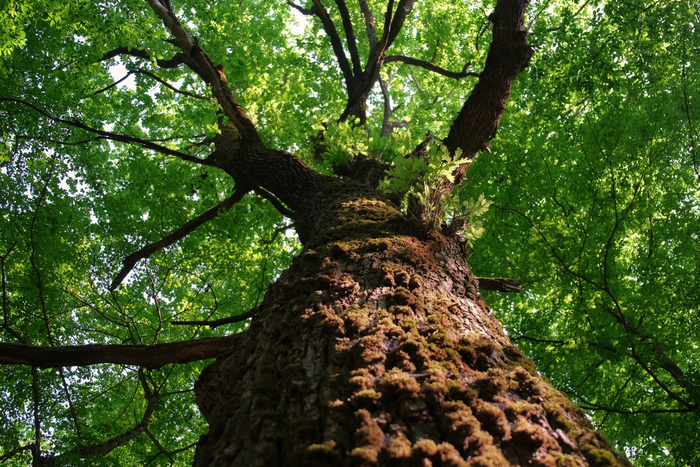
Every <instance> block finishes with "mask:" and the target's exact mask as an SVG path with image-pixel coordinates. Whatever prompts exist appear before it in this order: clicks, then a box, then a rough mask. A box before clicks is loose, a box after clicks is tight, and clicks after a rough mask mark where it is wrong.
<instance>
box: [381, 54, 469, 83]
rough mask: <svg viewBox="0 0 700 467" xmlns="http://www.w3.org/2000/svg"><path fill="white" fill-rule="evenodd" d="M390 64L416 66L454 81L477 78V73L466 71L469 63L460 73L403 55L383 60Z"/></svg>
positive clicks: (390, 56)
mask: <svg viewBox="0 0 700 467" xmlns="http://www.w3.org/2000/svg"><path fill="white" fill-rule="evenodd" d="M392 62H402V63H405V64H407V65H414V66H418V67H421V68H424V69H426V70H428V71H432V72H434V73H438V74H441V75H443V76H447V77H448V78H454V79H461V78H464V77H466V76H474V77H477V78H478V77H479V73H474V72H471V71H467V68H469V65H471V62H469V63H467V64H466V65H464V67H463V68H462V71H460V72H456V71H449V70H445V69H444V68H440V67H439V66H436V65H433V64H432V63H430V62H426V61H425V60H418V59H416V58H410V57H406V56H403V55H389V56H388V57H386V58H385V59H384V63H392Z"/></svg>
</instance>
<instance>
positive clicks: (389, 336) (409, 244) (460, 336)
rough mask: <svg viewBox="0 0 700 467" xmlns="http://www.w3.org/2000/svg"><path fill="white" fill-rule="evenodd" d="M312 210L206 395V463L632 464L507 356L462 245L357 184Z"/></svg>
mask: <svg viewBox="0 0 700 467" xmlns="http://www.w3.org/2000/svg"><path fill="white" fill-rule="evenodd" d="M305 196H306V199H307V202H306V203H304V204H303V206H297V208H296V209H295V211H296V212H297V213H299V214H300V216H301V218H299V219H297V223H298V224H299V225H302V226H305V227H304V229H305V232H304V244H305V249H304V251H303V252H302V253H301V254H300V255H299V256H298V257H297V258H296V259H295V260H294V262H293V264H292V266H291V267H290V268H289V269H288V270H287V271H286V272H285V273H284V274H282V276H281V277H280V278H279V280H278V281H277V283H275V284H274V285H272V286H271V287H270V288H269V290H268V292H267V295H266V296H265V299H264V301H263V303H262V305H261V307H260V309H261V311H260V313H259V314H258V315H257V317H256V318H255V319H254V320H253V321H252V323H251V325H250V329H249V331H248V332H247V333H246V335H245V336H241V337H242V339H241V341H240V342H241V344H240V346H237V348H236V349H235V350H233V351H231V352H229V353H227V354H224V355H222V356H220V357H219V358H218V360H217V362H216V363H214V364H213V365H211V366H209V367H208V368H206V369H205V371H204V372H203V373H202V375H201V377H200V379H199V381H198V382H197V384H196V400H197V403H198V404H199V407H200V409H201V411H202V413H203V414H204V416H205V417H206V419H207V420H208V422H209V427H210V430H209V433H208V434H207V435H204V436H203V437H202V438H201V439H200V441H199V444H198V446H197V452H196V457H195V465H197V466H202V467H203V466H242V467H244V466H245V467H249V466H334V467H336V466H340V465H357V466H374V465H397V466H399V465H400V466H404V465H405V466H413V465H415V466H431V465H432V466H468V465H469V466H471V465H478V466H484V467H498V466H508V465H536V466H552V467H555V466H585V465H591V466H608V465H610V466H612V465H629V463H628V462H627V461H626V460H625V459H622V458H619V457H618V456H617V455H616V454H615V453H614V451H612V449H611V447H610V446H609V444H608V443H607V441H605V440H604V439H603V438H602V437H601V436H600V435H598V434H597V433H596V432H595V430H594V429H593V428H592V427H591V425H590V424H589V422H588V421H587V420H586V418H585V416H584V414H583V413H582V412H581V410H580V409H579V408H577V407H576V406H575V405H574V404H572V403H571V402H570V401H569V400H568V399H567V398H566V397H565V396H564V395H562V394H561V393H559V392H558V391H556V390H555V389H554V388H553V387H552V386H551V385H550V384H549V382H547V381H546V380H545V379H543V378H541V377H540V376H538V374H537V371H536V369H535V367H534V364H533V362H532V361H531V360H530V359H529V358H527V357H525V356H523V354H522V353H521V352H520V350H519V349H518V348H517V347H515V346H514V345H512V344H511V343H510V340H509V339H508V337H507V336H506V335H505V333H504V332H503V329H502V327H501V325H500V324H499V322H498V321H497V320H496V319H495V318H494V317H493V316H491V314H490V310H489V308H488V306H487V305H486V303H485V302H484V300H483V299H481V298H480V297H479V296H478V295H477V288H478V283H477V281H476V279H475V278H474V276H473V275H472V273H471V271H470V269H469V266H468V265H467V262H466V261H465V259H464V258H463V256H462V254H461V251H460V247H459V245H458V244H457V243H456V242H455V241H454V240H453V239H450V238H446V237H443V236H441V235H440V234H434V235H433V236H432V237H431V238H425V237H424V236H423V235H422V233H421V230H420V228H419V227H418V226H416V225H414V224H413V223H411V222H409V221H408V220H406V219H405V218H404V217H403V216H402V215H401V213H400V212H399V211H397V210H396V209H395V208H394V207H393V206H392V205H391V204H390V203H388V202H387V201H386V200H385V199H384V198H383V195H381V193H379V192H377V191H375V190H371V189H368V188H365V187H362V186H360V185H357V186H356V185H353V184H352V183H351V182H347V181H343V180H340V179H334V180H333V181H330V180H325V181H323V182H322V183H321V182H319V184H318V185H315V186H314V187H313V189H311V190H309V192H308V193H306V195H305ZM309 226H313V228H310V227H309Z"/></svg>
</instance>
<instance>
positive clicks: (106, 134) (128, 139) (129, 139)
mask: <svg viewBox="0 0 700 467" xmlns="http://www.w3.org/2000/svg"><path fill="white" fill-rule="evenodd" d="M0 101H5V102H14V103H17V104H23V105H26V106H27V107H31V108H32V109H34V110H36V111H37V112H39V113H40V114H42V115H43V116H44V117H46V118H48V119H49V120H51V121H54V122H57V123H61V124H63V125H68V126H72V127H75V128H80V129H81V130H85V131H87V132H90V133H94V134H97V135H100V136H101V137H102V138H104V139H109V140H112V141H119V142H121V143H135V144H138V145H140V146H142V147H144V148H146V149H151V150H153V151H156V152H159V153H161V154H165V155H168V156H175V157H177V158H178V159H182V160H185V161H187V162H194V163H195V164H200V165H211V164H209V163H207V162H206V161H205V160H203V159H199V158H197V157H193V156H190V155H189V154H185V153H182V152H180V151H175V150H173V149H168V148H166V147H165V146H161V145H159V144H155V143H154V142H153V141H149V140H147V139H141V138H135V137H133V136H127V135H120V134H118V133H112V132H111V131H104V130H98V129H96V128H92V127H89V126H87V125H85V124H84V123H82V122H79V121H78V120H64V119H62V118H58V117H54V116H53V115H51V114H49V113H47V112H45V111H43V110H42V109H40V108H39V107H37V106H35V105H33V104H30V103H29V102H27V101H24V100H21V99H9V98H5V97H0ZM96 139H97V138H96ZM81 143H82V142H81ZM60 144H67V143H60Z"/></svg>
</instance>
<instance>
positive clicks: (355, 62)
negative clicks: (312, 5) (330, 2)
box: [335, 0, 362, 76]
mask: <svg viewBox="0 0 700 467" xmlns="http://www.w3.org/2000/svg"><path fill="white" fill-rule="evenodd" d="M335 4H336V5H338V10H339V11H340V18H341V19H342V20H343V29H345V41H346V42H347V44H348V51H349V52H350V60H351V61H352V70H353V74H354V75H355V76H360V75H361V74H362V64H361V63H360V54H359V53H358V52H357V41H356V39H355V33H354V32H353V30H352V20H351V19H350V12H349V11H348V7H347V5H346V4H345V0H335Z"/></svg>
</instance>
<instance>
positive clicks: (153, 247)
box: [109, 188, 247, 292]
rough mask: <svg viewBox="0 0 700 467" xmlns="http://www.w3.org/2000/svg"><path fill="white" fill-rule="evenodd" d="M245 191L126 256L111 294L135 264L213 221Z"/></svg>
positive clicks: (111, 286)
mask: <svg viewBox="0 0 700 467" xmlns="http://www.w3.org/2000/svg"><path fill="white" fill-rule="evenodd" d="M246 191H247V190H244V189H241V188H238V189H236V191H234V193H233V194H232V195H231V196H229V197H228V198H226V199H225V200H224V201H222V202H220V203H219V204H217V205H216V206H214V207H212V208H210V209H208V210H207V211H206V212H205V213H204V214H202V215H200V216H198V217H195V218H194V219H192V220H190V221H188V222H187V223H186V224H185V225H183V226H182V227H180V228H179V229H177V230H176V231H175V232H173V233H171V234H170V235H168V236H167V237H165V238H163V239H162V240H159V241H157V242H154V243H149V244H148V245H146V246H145V247H143V248H141V249H140V250H139V251H137V252H136V253H132V254H130V255H129V256H127V257H126V258H125V259H124V261H123V262H122V263H123V264H124V267H123V268H122V270H121V271H119V274H117V276H116V277H115V278H114V281H112V284H111V285H110V286H109V290H110V291H111V292H113V291H114V290H115V289H116V288H117V287H119V284H121V283H122V281H123V280H124V279H125V278H126V276H128V275H129V273H130V272H131V270H132V269H133V268H134V266H136V263H138V262H139V260H142V259H146V258H148V257H149V256H151V255H152V254H153V253H155V252H157V251H160V250H162V249H163V248H166V247H168V246H170V245H172V244H173V243H175V242H177V241H178V240H180V239H182V238H184V237H185V236H187V235H188V234H190V233H191V232H193V231H194V230H195V229H196V228H197V227H199V226H200V225H202V224H204V223H205V222H207V221H210V220H212V219H214V218H215V217H217V216H218V215H219V214H221V213H222V212H225V211H228V210H229V209H231V208H232V207H233V206H234V205H235V204H236V203H238V202H239V201H240V200H241V199H243V197H244V196H245V194H246Z"/></svg>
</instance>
